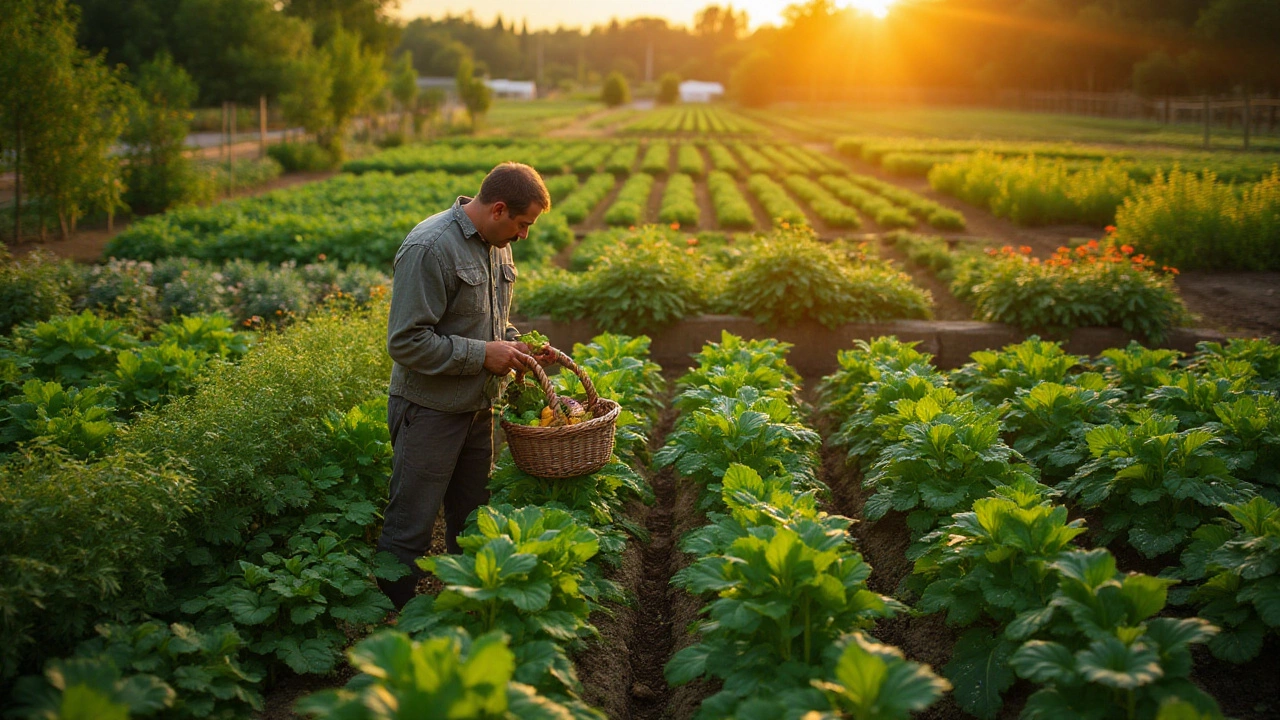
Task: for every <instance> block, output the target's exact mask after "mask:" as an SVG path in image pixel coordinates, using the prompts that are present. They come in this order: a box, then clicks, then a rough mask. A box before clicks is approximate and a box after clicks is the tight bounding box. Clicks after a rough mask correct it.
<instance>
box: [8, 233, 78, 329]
mask: <svg viewBox="0 0 1280 720" xmlns="http://www.w3.org/2000/svg"><path fill="white" fill-rule="evenodd" d="M62 265H65V263H63V262H59V261H57V260H54V258H53V257H52V256H47V255H44V254H40V253H32V255H30V256H29V257H28V258H27V259H25V260H22V261H14V260H13V259H12V258H10V257H9V253H8V251H7V250H2V251H0V333H3V334H6V335H7V334H8V333H9V331H10V330H12V329H13V328H14V326H15V325H22V324H23V323H31V322H43V321H45V320H48V319H49V318H51V317H53V316H54V315H61V314H63V313H65V312H67V310H69V309H70V307H71V297H70V294H69V292H68V287H67V284H66V283H65V282H64V281H65V277H66V273H65V271H64V270H63V269H62V267H61V266H62Z"/></svg>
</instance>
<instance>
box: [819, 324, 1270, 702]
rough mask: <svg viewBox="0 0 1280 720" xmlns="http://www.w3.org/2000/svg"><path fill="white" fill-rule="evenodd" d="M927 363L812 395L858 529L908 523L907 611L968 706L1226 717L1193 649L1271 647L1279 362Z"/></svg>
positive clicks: (1119, 355) (838, 381)
mask: <svg viewBox="0 0 1280 720" xmlns="http://www.w3.org/2000/svg"><path fill="white" fill-rule="evenodd" d="M929 361H930V357H929V356H928V355H924V354H921V353H919V352H917V351H915V350H914V349H913V348H912V347H911V345H909V344H902V343H898V342H897V341H896V340H894V339H892V338H881V339H877V340H874V341H872V342H871V343H860V344H859V345H858V347H857V348H855V349H854V350H851V351H846V352H842V353H841V354H840V358H839V362H840V366H841V367H840V370H839V371H838V372H836V373H835V374H834V375H832V376H829V377H827V378H825V379H824V381H823V385H822V387H821V391H820V392H821V398H822V407H823V412H824V413H825V414H827V415H828V416H829V417H831V418H833V419H834V421H835V422H836V423H837V424H838V425H839V429H838V431H837V432H835V434H834V435H832V436H831V438H830V439H829V442H830V443H831V444H833V445H836V446H838V447H840V448H842V449H844V450H845V451H846V452H847V453H848V458H849V462H850V463H851V465H853V466H855V467H857V468H858V469H859V470H860V473H859V474H860V485H861V494H862V495H863V497H864V498H865V505H864V506H863V514H864V515H865V517H866V518H867V519H868V520H871V521H873V522H875V521H881V520H882V519H884V518H885V517H886V516H889V515H890V514H893V515H896V516H898V517H900V518H903V519H905V526H906V528H907V532H909V534H910V541H911V544H910V547H909V549H908V551H907V553H908V556H909V558H910V559H912V560H913V561H914V563H915V564H914V569H913V571H912V573H911V574H910V575H909V576H908V577H907V578H906V579H905V580H904V582H903V584H902V586H901V588H900V590H899V597H900V599H902V600H904V601H908V602H911V603H913V604H914V606H915V608H916V610H917V611H918V612H921V613H939V614H943V615H945V621H946V624H947V625H948V626H950V627H951V628H954V629H955V631H956V632H959V633H961V634H960V635H959V637H958V639H957V640H956V644H955V647H954V649H953V650H952V652H951V654H950V656H951V659H950V662H948V663H947V665H946V667H945V670H944V671H945V674H946V675H947V677H948V678H949V679H950V680H951V681H952V682H953V684H954V686H955V699H956V701H957V702H958V703H959V705H960V706H961V708H963V709H964V710H965V711H966V712H969V713H971V714H974V715H976V716H978V717H982V718H992V717H996V716H997V715H998V713H999V711H1000V708H1001V705H1002V695H1004V694H1005V693H1006V691H1008V690H1009V689H1010V688H1011V687H1013V685H1014V683H1015V682H1017V681H1018V680H1019V679H1021V680H1022V681H1024V682H1025V683H1027V684H1028V685H1029V687H1030V689H1031V690H1032V693H1031V695H1030V697H1029V699H1027V701H1026V704H1025V706H1024V707H1023V710H1022V717H1024V718H1037V717H1051V716H1065V715H1070V716H1073V717H1154V716H1156V714H1157V712H1158V711H1163V712H1169V713H1172V709H1171V708H1170V707H1169V706H1170V705H1182V706H1185V705H1189V706H1192V707H1193V708H1194V709H1195V714H1194V715H1193V716H1195V717H1203V716H1207V717H1220V716H1221V713H1220V712H1219V711H1218V708H1217V705H1216V703H1215V702H1214V699H1213V698H1211V697H1209V696H1208V695H1206V694H1205V693H1204V692H1203V691H1202V690H1201V689H1200V688H1198V687H1197V686H1196V685H1195V684H1193V682H1192V678H1194V677H1195V674H1194V669H1193V664H1192V658H1191V646H1192V645H1193V644H1198V643H1208V645H1209V648H1210V649H1211V650H1212V651H1213V654H1214V655H1215V656H1216V657H1217V658H1218V659H1220V660H1222V661H1226V662H1234V663H1240V662H1245V661H1247V660H1250V659H1251V658H1253V657H1255V656H1257V655H1258V653H1259V652H1260V651H1261V648H1262V646H1263V643H1264V641H1266V639H1267V638H1268V637H1273V638H1274V637H1275V636H1276V635H1277V629H1278V628H1280V616H1278V615H1277V614H1276V613H1275V608H1276V606H1277V605H1276V603H1277V602H1278V601H1280V576H1278V575H1277V574H1276V573H1277V570H1278V569H1280V556H1278V555H1277V552H1278V551H1277V548H1278V547H1280V510H1277V508H1276V506H1275V505H1274V504H1273V503H1274V501H1275V500H1276V499H1277V498H1278V497H1280V482H1278V481H1280V477H1278V476H1277V475H1276V471H1275V468H1276V466H1277V460H1280V405H1277V403H1276V400H1275V391H1276V388H1277V387H1278V385H1277V383H1280V348H1278V347H1277V346H1274V345H1271V344H1270V343H1267V342H1265V341H1241V340H1237V341H1232V342H1231V343H1230V344H1229V345H1227V346H1225V347H1224V346H1222V345H1218V344H1212V343H1205V344H1202V345H1201V346H1200V352H1199V353H1197V354H1196V355H1194V356H1192V357H1183V356H1182V355H1181V354H1180V353H1177V352H1175V351H1168V350H1156V351H1151V350H1146V349H1144V348H1142V347H1140V346H1138V345H1136V344H1134V345H1131V346H1130V347H1128V348H1127V349H1124V350H1119V349H1117V350H1109V351H1107V352H1104V353H1103V355H1102V357H1101V358H1098V359H1097V360H1095V361H1089V360H1087V359H1085V358H1081V357H1076V356H1071V355H1067V354H1065V353H1063V352H1062V350H1061V349H1060V348H1059V347H1058V346H1057V345H1056V344H1054V343H1047V342H1042V341H1040V340H1039V339H1037V338H1032V339H1031V340H1028V341H1027V342H1025V343H1022V344H1020V345H1015V346H1010V347H1007V348H1005V349H1004V350H1003V351H999V352H994V351H992V352H979V353H975V354H974V355H973V362H972V363H970V364H968V365H966V366H964V367H962V368H960V369H959V370H956V371H953V372H951V373H949V374H944V373H939V372H938V371H937V370H935V369H934V368H933V367H932V366H931V365H930V364H929ZM1081 513H1087V516H1088V517H1089V518H1090V525H1093V524H1094V523H1096V526H1094V527H1086V525H1085V522H1084V520H1080V519H1076V520H1070V519H1069V518H1070V516H1072V515H1075V516H1079V515H1080V514H1081ZM1107 546H1112V547H1116V548H1118V549H1120V550H1122V551H1123V552H1122V555H1121V556H1122V557H1125V558H1133V557H1134V554H1135V553H1136V555H1137V556H1140V558H1141V560H1140V562H1141V563H1142V565H1143V567H1144V568H1148V569H1151V570H1155V571H1158V572H1159V577H1155V576H1151V575H1144V574H1140V573H1133V572H1130V573H1122V572H1119V571H1118V569H1117V565H1118V563H1117V558H1116V556H1115V555H1113V554H1112V553H1111V552H1109V551H1108V550H1107V549H1106V548H1107ZM1127 562H1130V563H1132V562H1134V561H1133V560H1132V559H1130V560H1128V561H1127ZM1121 564H1123V563H1121ZM1179 581H1182V582H1183V583H1185V586H1184V587H1181V588H1174V589H1171V586H1173V585H1175V584H1177V583H1178V582H1179ZM1170 601H1172V602H1175V603H1177V604H1179V605H1184V606H1187V607H1185V608H1183V609H1181V610H1178V611H1176V612H1175V611H1173V610H1172V609H1171V608H1167V607H1166V603H1167V602H1170ZM1188 609H1190V610H1191V611H1192V612H1199V613H1201V615H1202V617H1188V615H1190V614H1191V613H1190V612H1188V611H1187V610H1188ZM1258 682H1259V683H1261V684H1262V685H1265V682H1264V681H1262V680H1261V678H1258ZM1250 692H1254V693H1257V692H1265V690H1264V689H1263V688H1262V687H1261V686H1259V687H1257V688H1254V689H1252V690H1251V691H1250ZM1219 700H1222V701H1224V702H1226V701H1228V700H1230V701H1231V702H1232V703H1234V705H1235V707H1237V708H1246V709H1247V708H1249V707H1251V706H1252V705H1253V704H1254V703H1252V702H1251V701H1250V700H1249V698H1247V697H1246V698H1236V697H1230V698H1225V697H1220V698H1219ZM1200 713H1203V715H1201V714H1200ZM1162 716H1163V715H1162Z"/></svg>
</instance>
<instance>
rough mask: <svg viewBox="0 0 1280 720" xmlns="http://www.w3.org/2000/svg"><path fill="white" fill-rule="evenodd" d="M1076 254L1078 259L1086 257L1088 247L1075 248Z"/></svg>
mask: <svg viewBox="0 0 1280 720" xmlns="http://www.w3.org/2000/svg"><path fill="white" fill-rule="evenodd" d="M1076 254H1077V255H1079V256H1080V257H1084V256H1085V255H1088V254H1089V248H1088V246H1086V245H1081V246H1080V247H1078V248H1076Z"/></svg>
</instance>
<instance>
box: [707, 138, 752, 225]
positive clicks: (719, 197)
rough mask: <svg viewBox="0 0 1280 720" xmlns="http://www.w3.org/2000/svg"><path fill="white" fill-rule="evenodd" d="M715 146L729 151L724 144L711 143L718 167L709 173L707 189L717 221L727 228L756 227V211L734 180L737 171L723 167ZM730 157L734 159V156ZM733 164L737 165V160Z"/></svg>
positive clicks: (710, 149)
mask: <svg viewBox="0 0 1280 720" xmlns="http://www.w3.org/2000/svg"><path fill="white" fill-rule="evenodd" d="M715 148H719V149H720V150H722V151H724V153H725V154H726V155H727V154H728V151H727V150H725V148H724V146H723V145H711V146H710V147H709V148H708V150H709V151H710V152H711V159H712V162H713V163H715V165H716V169H715V170H712V171H711V173H710V174H709V175H707V190H708V192H709V193H710V194H711V207H712V208H714V209H715V213H716V222H718V223H720V226H721V227H726V228H738V229H744V228H752V227H755V224H756V215H755V212H753V211H752V210H751V205H749V204H748V203H747V198H746V197H745V196H744V195H743V194H742V191H741V190H739V189H738V182H737V181H736V180H734V175H736V174H737V173H736V172H735V173H734V174H730V173H728V172H726V171H724V170H723V169H721V161H717V160H716V151H715ZM728 159H729V160H732V156H729V158H728ZM733 166H734V167H735V168H736V167H737V163H736V161H734V165H733Z"/></svg>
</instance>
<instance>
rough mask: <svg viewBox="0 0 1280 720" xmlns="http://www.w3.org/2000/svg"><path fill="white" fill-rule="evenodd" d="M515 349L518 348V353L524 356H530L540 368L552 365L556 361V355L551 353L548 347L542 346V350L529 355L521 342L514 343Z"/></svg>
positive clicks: (526, 347)
mask: <svg viewBox="0 0 1280 720" xmlns="http://www.w3.org/2000/svg"><path fill="white" fill-rule="evenodd" d="M516 347H518V348H520V351H521V352H523V353H525V354H526V355H531V356H532V357H533V359H534V360H537V361H538V364H539V365H541V366H542V367H546V366H548V365H552V364H554V363H555V361H556V354H555V353H554V352H552V351H551V346H550V345H544V346H543V347H542V349H541V350H539V351H538V352H536V353H530V352H529V346H528V345H526V344H525V343H522V342H518V343H516Z"/></svg>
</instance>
